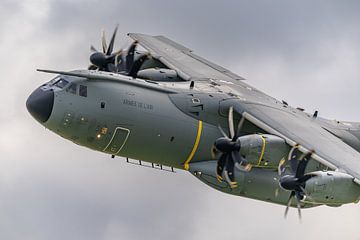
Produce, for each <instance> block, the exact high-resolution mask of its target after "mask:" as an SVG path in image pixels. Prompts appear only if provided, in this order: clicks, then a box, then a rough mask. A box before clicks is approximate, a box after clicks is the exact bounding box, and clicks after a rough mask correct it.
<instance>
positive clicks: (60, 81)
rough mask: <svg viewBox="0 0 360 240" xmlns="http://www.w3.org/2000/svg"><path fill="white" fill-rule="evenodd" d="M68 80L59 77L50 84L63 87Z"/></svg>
mask: <svg viewBox="0 0 360 240" xmlns="http://www.w3.org/2000/svg"><path fill="white" fill-rule="evenodd" d="M68 83H69V82H68V81H66V80H65V79H62V78H60V79H59V80H57V81H56V82H55V83H53V84H52V86H56V87H58V88H61V89H63V88H64V87H65V86H66V85H67V84H68Z"/></svg>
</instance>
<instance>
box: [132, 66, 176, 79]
mask: <svg viewBox="0 0 360 240" xmlns="http://www.w3.org/2000/svg"><path fill="white" fill-rule="evenodd" d="M137 76H138V77H139V78H143V79H147V80H152V81H162V82H177V81H181V79H180V78H179V77H178V74H177V72H176V71H175V70H172V69H166V68H147V69H144V70H141V71H139V72H138V74H137Z"/></svg>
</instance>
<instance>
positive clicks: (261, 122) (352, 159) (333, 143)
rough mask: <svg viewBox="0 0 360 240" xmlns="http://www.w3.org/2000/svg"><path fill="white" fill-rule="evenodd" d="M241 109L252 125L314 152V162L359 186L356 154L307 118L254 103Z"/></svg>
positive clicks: (359, 171)
mask: <svg viewBox="0 0 360 240" xmlns="http://www.w3.org/2000/svg"><path fill="white" fill-rule="evenodd" d="M235 109H236V106H235ZM241 109H242V110H243V111H244V110H245V113H244V116H245V118H246V119H247V120H249V121H250V122H252V123H253V124H255V125H257V126H258V127H260V128H262V129H264V130H265V131H266V132H269V133H271V134H274V135H277V136H279V137H282V138H284V139H285V140H286V142H287V143H288V144H289V145H291V146H294V145H295V144H296V143H298V144H300V145H301V146H302V149H301V150H302V151H303V152H308V151H309V150H311V149H314V150H315V152H316V153H315V154H314V155H313V158H314V159H315V160H317V161H318V162H320V163H322V164H324V165H325V166H328V167H329V168H330V169H333V170H335V169H339V170H341V171H345V172H347V173H348V174H350V175H352V176H353V177H355V178H356V182H357V183H358V184H360V181H359V180H360V153H359V152H357V151H356V150H355V149H353V148H352V147H350V146H349V145H347V144H346V143H344V142H343V141H342V140H340V139H339V138H337V137H336V136H334V135H333V134H331V133H330V132H328V131H327V130H325V129H323V128H322V127H321V126H320V125H319V124H318V123H316V121H314V120H313V119H312V117H311V116H310V117H309V116H307V115H305V114H302V113H296V112H295V111H294V112H293V111H287V109H281V108H276V107H273V106H267V105H262V104H254V103H246V104H242V105H241Z"/></svg>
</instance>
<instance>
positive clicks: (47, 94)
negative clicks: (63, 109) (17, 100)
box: [26, 88, 54, 123]
mask: <svg viewBox="0 0 360 240" xmlns="http://www.w3.org/2000/svg"><path fill="white" fill-rule="evenodd" d="M53 106H54V91H53V90H52V89H50V90H46V91H44V90H42V89H41V88H38V89H36V90H35V91H34V92H33V93H31V95H30V96H29V97H28V99H27V101H26V108H27V109H28V111H29V113H30V114H31V115H32V116H33V117H34V118H35V119H36V120H37V121H39V122H40V123H44V122H46V121H47V120H48V119H49V117H50V115H51V112H52V109H53Z"/></svg>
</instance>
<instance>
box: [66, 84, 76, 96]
mask: <svg viewBox="0 0 360 240" xmlns="http://www.w3.org/2000/svg"><path fill="white" fill-rule="evenodd" d="M76 90H77V84H76V83H71V84H70V86H69V87H68V88H67V89H66V91H67V92H68V93H71V94H76Z"/></svg>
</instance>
